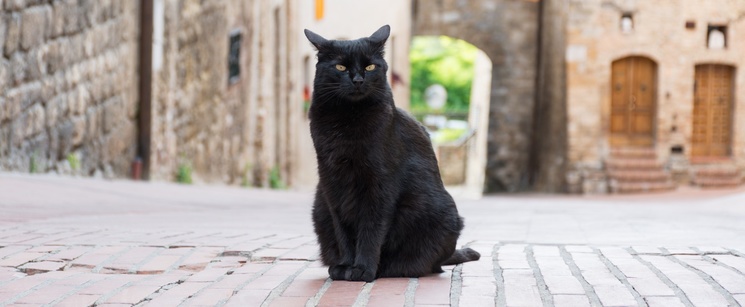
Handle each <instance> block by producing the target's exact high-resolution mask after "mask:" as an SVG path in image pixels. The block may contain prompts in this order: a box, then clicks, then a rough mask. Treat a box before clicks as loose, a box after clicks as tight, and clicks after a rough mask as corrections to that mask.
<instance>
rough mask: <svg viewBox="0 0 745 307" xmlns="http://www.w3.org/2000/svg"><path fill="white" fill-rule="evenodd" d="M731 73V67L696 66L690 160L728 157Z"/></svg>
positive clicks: (731, 90)
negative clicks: (691, 158)
mask: <svg viewBox="0 0 745 307" xmlns="http://www.w3.org/2000/svg"><path fill="white" fill-rule="evenodd" d="M734 71H735V69H734V68H733V67H731V66H726V65H715V64H706V65H697V66H696V80H695V81H696V83H695V85H694V100H693V134H692V138H691V142H692V148H691V156H692V157H727V156H729V155H730V148H731V140H732V101H733V100H734V99H733V98H734V83H733V82H734Z"/></svg>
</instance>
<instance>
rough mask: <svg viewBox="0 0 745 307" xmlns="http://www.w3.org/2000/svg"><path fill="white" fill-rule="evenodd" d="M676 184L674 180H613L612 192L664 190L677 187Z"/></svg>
mask: <svg viewBox="0 0 745 307" xmlns="http://www.w3.org/2000/svg"><path fill="white" fill-rule="evenodd" d="M675 187H676V186H675V184H674V183H673V182H672V181H662V182H612V181H611V192H612V193H620V194H626V193H646V192H664V191H671V190H674V189H675Z"/></svg>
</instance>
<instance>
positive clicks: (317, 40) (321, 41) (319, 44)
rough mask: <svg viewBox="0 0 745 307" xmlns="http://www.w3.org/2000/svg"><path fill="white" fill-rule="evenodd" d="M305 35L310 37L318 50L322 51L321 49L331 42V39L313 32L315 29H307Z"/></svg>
mask: <svg viewBox="0 0 745 307" xmlns="http://www.w3.org/2000/svg"><path fill="white" fill-rule="evenodd" d="M305 37H307V38H308V40H309V41H310V43H311V44H313V46H315V47H316V50H318V51H321V49H324V47H326V46H327V45H328V43H329V40H327V39H325V38H323V37H322V36H320V35H318V34H315V33H313V31H311V30H308V29H305Z"/></svg>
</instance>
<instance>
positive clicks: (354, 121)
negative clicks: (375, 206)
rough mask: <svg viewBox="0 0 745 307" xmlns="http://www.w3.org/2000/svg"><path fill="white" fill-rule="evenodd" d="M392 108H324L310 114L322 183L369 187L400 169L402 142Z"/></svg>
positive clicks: (356, 188)
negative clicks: (398, 136) (400, 146)
mask: <svg viewBox="0 0 745 307" xmlns="http://www.w3.org/2000/svg"><path fill="white" fill-rule="evenodd" d="M394 129H395V118H394V115H393V114H392V112H391V108H390V107H387V106H382V107H374V108H369V109H366V110H344V109H340V110H325V112H324V113H315V116H312V117H311V135H312V137H313V143H314V145H315V148H316V155H317V158H318V171H319V175H320V180H321V182H322V183H324V185H325V184H330V185H333V186H335V187H339V188H342V190H344V189H346V190H347V191H355V190H366V189H367V187H369V186H371V184H373V183H375V182H376V181H380V180H385V178H390V177H391V176H392V175H393V174H394V173H397V170H398V169H399V167H398V165H399V163H398V161H399V160H400V157H396V153H397V152H398V151H399V146H398V144H399V143H400V142H399V140H398V138H397V135H396V134H395V133H393V131H394Z"/></svg>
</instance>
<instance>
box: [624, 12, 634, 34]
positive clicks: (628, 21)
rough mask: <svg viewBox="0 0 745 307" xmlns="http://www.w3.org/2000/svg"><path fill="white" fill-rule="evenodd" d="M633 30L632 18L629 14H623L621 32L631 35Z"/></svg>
mask: <svg viewBox="0 0 745 307" xmlns="http://www.w3.org/2000/svg"><path fill="white" fill-rule="evenodd" d="M632 30H634V18H633V17H632V16H631V13H623V15H621V32H623V33H631V31H632Z"/></svg>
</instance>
